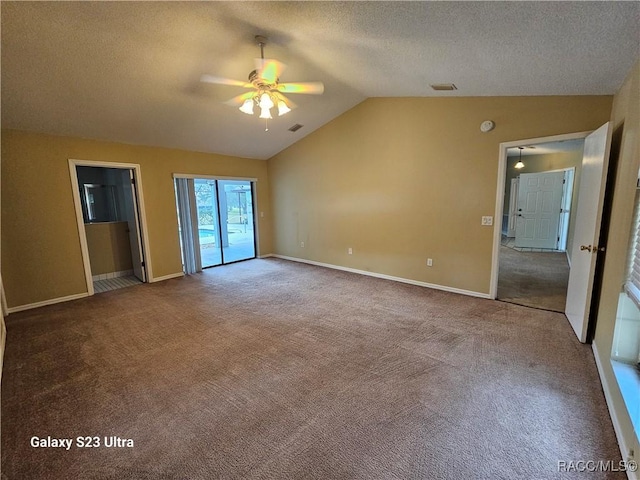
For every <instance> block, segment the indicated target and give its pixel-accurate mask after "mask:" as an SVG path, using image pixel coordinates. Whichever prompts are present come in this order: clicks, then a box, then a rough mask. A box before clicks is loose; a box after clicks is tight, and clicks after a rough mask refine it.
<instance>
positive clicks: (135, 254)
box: [123, 170, 147, 282]
mask: <svg viewBox="0 0 640 480" xmlns="http://www.w3.org/2000/svg"><path fill="white" fill-rule="evenodd" d="M123 189H124V202H125V212H126V214H127V223H128V224H129V243H130V244H131V263H132V264H133V274H134V275H135V276H136V277H138V279H139V280H140V281H142V282H146V281H147V276H146V273H145V268H144V263H143V262H144V255H143V252H142V242H141V232H140V219H139V217H138V196H137V194H136V185H135V177H134V175H133V170H129V182H126V183H125V184H124V185H123Z"/></svg>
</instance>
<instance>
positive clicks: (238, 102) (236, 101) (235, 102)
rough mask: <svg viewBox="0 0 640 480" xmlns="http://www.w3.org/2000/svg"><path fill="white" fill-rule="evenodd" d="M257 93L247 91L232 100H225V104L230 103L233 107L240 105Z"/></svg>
mask: <svg viewBox="0 0 640 480" xmlns="http://www.w3.org/2000/svg"><path fill="white" fill-rule="evenodd" d="M255 94H256V92H247V93H243V94H242V95H238V96H237V97H233V98H232V99H230V100H227V101H226V102H224V104H225V105H230V106H232V107H239V106H240V105H242V104H243V103H244V102H245V101H246V100H249V99H250V98H253V96H254V95H255Z"/></svg>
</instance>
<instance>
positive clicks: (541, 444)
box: [2, 259, 625, 480]
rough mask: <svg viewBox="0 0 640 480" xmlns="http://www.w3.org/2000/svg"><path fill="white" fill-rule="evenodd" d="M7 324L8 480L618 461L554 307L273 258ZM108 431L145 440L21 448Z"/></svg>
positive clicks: (539, 467) (526, 472) (548, 467)
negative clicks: (518, 303) (122, 445)
mask: <svg viewBox="0 0 640 480" xmlns="http://www.w3.org/2000/svg"><path fill="white" fill-rule="evenodd" d="M7 323H8V337H7V350H6V357H5V368H4V374H3V378H2V473H3V477H4V478H9V479H70V478H78V479H114V480H115V479H136V480H140V479H172V480H173V479H367V480H369V479H376V480H378V479H455V480H460V479H465V480H467V479H487V480H488V479H492V480H493V479H509V480H513V479H527V480H530V479H547V478H549V479H555V478H577V477H576V476H575V475H574V474H560V473H558V472H557V464H558V463H557V462H558V461H559V460H560V461H566V462H569V461H577V460H590V459H593V460H613V461H616V462H617V461H618V460H620V456H619V451H618V446H617V444H616V440H615V435H614V432H613V428H612V425H611V421H610V418H609V416H608V413H607V408H606V405H605V401H604V398H603V394H602V390H601V386H600V383H599V380H598V375H597V372H596V368H595V364H594V360H593V354H592V352H591V349H590V347H589V346H586V345H581V344H580V343H578V341H577V340H576V339H575V337H574V335H573V334H572V332H571V329H570V327H569V325H568V324H567V321H566V320H565V318H564V316H563V315H560V314H556V313H553V312H547V311H542V310H534V309H530V308H524V307H520V306H516V305H511V304H508V303H503V302H496V301H491V300H482V299H477V298H471V297H464V296H459V295H456V294H451V293H446V292H440V291H435V290H429V289H425V288H421V287H416V286H410V285H404V284H400V283H394V282H390V281H386V280H380V279H374V278H370V277H364V276H358V275H355V274H350V273H346V272H340V271H334V270H329V269H323V268H319V267H313V266H308V265H301V264H296V263H291V262H286V261H283V260H275V259H268V260H251V261H248V262H244V263H238V264H233V265H228V266H224V267H218V268H214V269H209V270H207V271H205V272H204V273H202V274H198V275H194V276H192V277H188V278H183V279H174V280H169V281H165V282H161V283H157V284H150V285H139V286H135V287H130V288H126V289H121V290H116V291H113V292H107V293H103V294H100V295H96V296H94V297H92V298H87V299H82V300H78V301H74V302H71V303H66V304H59V305H53V306H50V307H45V308H40V309H37V310H32V311H28V312H22V313H17V314H13V315H11V316H10V317H9V318H8V322H7ZM114 435H115V436H120V437H124V438H130V439H133V441H134V447H133V448H104V447H101V448H91V449H89V448H77V447H76V446H75V445H74V447H72V448H71V449H70V450H69V451H66V450H61V449H53V448H51V449H46V448H33V447H31V446H30V439H31V437H33V436H39V437H46V436H52V437H56V438H61V437H66V438H74V439H75V438H76V437H78V436H99V437H100V438H101V439H102V438H103V437H104V436H114ZM588 478H590V479H598V478H621V479H623V478H625V475H624V474H623V473H619V474H609V475H608V476H606V477H605V475H604V474H598V473H595V474H589V475H588Z"/></svg>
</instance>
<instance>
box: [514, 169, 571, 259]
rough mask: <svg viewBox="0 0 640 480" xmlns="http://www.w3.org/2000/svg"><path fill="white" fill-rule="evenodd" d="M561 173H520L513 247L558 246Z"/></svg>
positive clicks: (562, 179)
mask: <svg viewBox="0 0 640 480" xmlns="http://www.w3.org/2000/svg"><path fill="white" fill-rule="evenodd" d="M563 182H564V172H548V173H545V172H542V173H523V174H521V175H520V182H519V186H518V217H517V219H518V220H517V222H516V240H515V245H516V247H529V248H550V249H554V248H556V247H557V246H558V225H559V223H560V210H561V206H562V190H563Z"/></svg>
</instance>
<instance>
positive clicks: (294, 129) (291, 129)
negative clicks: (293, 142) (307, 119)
mask: <svg viewBox="0 0 640 480" xmlns="http://www.w3.org/2000/svg"><path fill="white" fill-rule="evenodd" d="M303 126H304V125H300V124H299V123H296V124H295V125H294V126H293V127H291V128H290V129H289V131H290V132H297V131H298V130H300V129H301V128H302V127H303Z"/></svg>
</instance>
